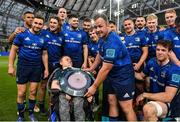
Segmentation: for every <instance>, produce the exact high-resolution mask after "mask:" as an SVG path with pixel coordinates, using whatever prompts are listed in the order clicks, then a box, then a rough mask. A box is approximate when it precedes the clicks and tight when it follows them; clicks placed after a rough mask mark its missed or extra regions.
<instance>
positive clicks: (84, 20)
mask: <svg viewBox="0 0 180 122" xmlns="http://www.w3.org/2000/svg"><path fill="white" fill-rule="evenodd" d="M83 22H91V19H90V18H84V19H83Z"/></svg>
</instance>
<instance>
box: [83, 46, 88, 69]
mask: <svg viewBox="0 0 180 122" xmlns="http://www.w3.org/2000/svg"><path fill="white" fill-rule="evenodd" d="M83 57H84V62H83V65H82V68H87V60H88V47H87V45H86V44H84V45H83Z"/></svg>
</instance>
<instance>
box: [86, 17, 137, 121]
mask: <svg viewBox="0 0 180 122" xmlns="http://www.w3.org/2000/svg"><path fill="white" fill-rule="evenodd" d="M94 20H95V24H96V27H97V33H98V35H99V36H100V37H101V38H102V39H103V44H102V46H101V47H100V52H99V53H98V54H97V56H96V59H95V62H94V63H93V65H92V66H91V67H90V68H89V69H86V70H87V71H93V70H94V69H95V68H96V67H97V65H98V64H99V63H100V62H101V60H102V61H103V63H102V67H101V69H100V70H99V72H98V75H97V77H96V80H95V81H94V83H93V85H92V86H91V87H90V88H89V89H88V91H87V93H86V95H85V96H87V97H89V96H92V95H93V94H94V93H95V92H96V90H97V88H98V87H99V85H100V84H101V83H102V82H103V81H104V80H105V79H106V80H107V81H108V82H109V86H108V102H109V105H110V109H109V116H110V117H109V119H110V121H113V120H114V121H118V107H117V106H118V104H119V106H121V108H122V110H123V112H124V113H125V115H126V118H127V120H129V121H135V120H136V115H135V112H134V110H133V106H132V101H133V100H132V99H133V96H134V71H133V67H132V64H131V60H130V56H129V54H128V51H127V49H126V47H125V46H124V44H123V43H122V42H121V40H120V37H119V36H118V35H117V34H116V33H115V32H111V31H110V29H109V27H108V25H109V23H108V19H107V17H106V15H104V14H99V15H96V16H95V18H94Z"/></svg>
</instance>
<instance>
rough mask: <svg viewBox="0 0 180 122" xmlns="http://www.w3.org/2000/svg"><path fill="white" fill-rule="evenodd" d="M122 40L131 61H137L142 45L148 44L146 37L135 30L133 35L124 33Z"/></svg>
mask: <svg viewBox="0 0 180 122" xmlns="http://www.w3.org/2000/svg"><path fill="white" fill-rule="evenodd" d="M124 40H125V41H124V44H125V45H126V47H127V50H128V52H129V54H130V57H131V60H132V62H133V63H137V62H138V61H139V60H140V58H141V55H142V47H144V46H148V42H147V39H146V37H145V36H144V35H141V33H137V32H135V34H133V35H127V34H126V35H125V36H124Z"/></svg>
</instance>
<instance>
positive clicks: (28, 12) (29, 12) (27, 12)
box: [23, 11, 34, 16]
mask: <svg viewBox="0 0 180 122" xmlns="http://www.w3.org/2000/svg"><path fill="white" fill-rule="evenodd" d="M26 14H33V15H34V13H33V12H31V11H26V12H24V13H23V16H25V15H26Z"/></svg>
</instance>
